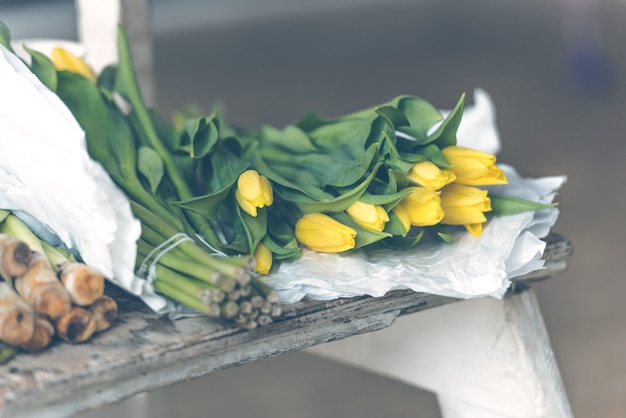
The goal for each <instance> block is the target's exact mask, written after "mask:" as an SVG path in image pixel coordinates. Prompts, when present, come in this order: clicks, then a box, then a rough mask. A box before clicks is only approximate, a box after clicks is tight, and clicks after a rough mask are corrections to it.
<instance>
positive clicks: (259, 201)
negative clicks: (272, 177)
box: [235, 170, 274, 217]
mask: <svg viewBox="0 0 626 418" xmlns="http://www.w3.org/2000/svg"><path fill="white" fill-rule="evenodd" d="M235 198H236V199H237V203H239V206H240V207H241V209H243V210H244V211H245V212H246V213H247V214H249V215H250V216H254V217H256V215H257V208H262V207H265V206H266V205H267V206H270V205H271V204H272V203H273V202H274V194H273V192H272V185H271V184H270V181H269V180H268V179H267V177H265V176H261V175H259V173H258V172H257V171H256V170H246V171H244V172H243V173H241V175H239V179H237V191H236V192H235Z"/></svg>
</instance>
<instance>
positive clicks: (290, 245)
mask: <svg viewBox="0 0 626 418" xmlns="http://www.w3.org/2000/svg"><path fill="white" fill-rule="evenodd" d="M269 233H270V231H269V230H268V234H269ZM261 243H262V244H263V245H265V247H266V248H267V249H268V250H270V251H271V252H272V256H273V258H274V260H295V259H297V258H299V257H300V256H301V255H302V248H301V247H300V245H299V244H298V241H296V239H295V238H294V239H292V240H291V241H289V242H287V243H286V244H280V243H278V242H276V241H274V240H273V239H272V238H271V237H270V236H269V235H265V236H264V237H263V239H262V240H261Z"/></svg>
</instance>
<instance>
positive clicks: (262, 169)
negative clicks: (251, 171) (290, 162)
mask: <svg viewBox="0 0 626 418" xmlns="http://www.w3.org/2000/svg"><path fill="white" fill-rule="evenodd" d="M254 149H255V148H254V147H251V148H250V150H249V151H248V152H249V153H250V154H251V159H252V166H253V167H254V168H255V169H256V170H257V171H258V172H259V174H262V175H264V176H265V177H267V178H268V179H269V180H270V181H271V182H272V183H275V184H277V185H279V187H277V189H280V188H281V187H280V186H283V187H282V189H283V190H284V193H285V195H291V196H293V197H294V198H295V197H296V196H301V197H302V198H303V199H305V200H309V201H315V200H321V199H326V198H328V197H329V196H330V195H329V194H328V193H326V192H324V191H323V190H321V189H320V188H319V187H316V186H313V185H311V184H309V183H294V182H293V181H291V180H287V179H286V178H285V177H283V176H281V175H280V173H277V172H276V171H275V170H274V169H273V168H270V167H269V165H268V164H267V163H266V162H265V161H264V160H263V158H261V156H260V155H259V154H258V153H254V152H253V151H254ZM287 200H290V199H289V198H287Z"/></svg>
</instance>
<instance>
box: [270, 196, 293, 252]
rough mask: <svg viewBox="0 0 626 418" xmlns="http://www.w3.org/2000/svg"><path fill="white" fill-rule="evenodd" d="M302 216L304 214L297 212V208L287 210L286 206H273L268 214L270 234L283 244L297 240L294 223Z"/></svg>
mask: <svg viewBox="0 0 626 418" xmlns="http://www.w3.org/2000/svg"><path fill="white" fill-rule="evenodd" d="M300 216H302V215H301V214H300V213H297V210H296V209H293V210H287V209H286V207H284V206H281V208H280V209H275V207H272V210H269V211H268V216H267V231H268V234H270V235H271V236H272V239H274V240H276V241H277V242H278V243H280V244H281V245H282V244H287V243H289V242H291V241H293V240H295V236H296V234H295V230H294V227H293V225H294V224H295V223H296V221H297V219H298V218H299V217H300Z"/></svg>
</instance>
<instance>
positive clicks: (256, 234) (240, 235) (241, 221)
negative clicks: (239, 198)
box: [223, 203, 267, 254]
mask: <svg viewBox="0 0 626 418" xmlns="http://www.w3.org/2000/svg"><path fill="white" fill-rule="evenodd" d="M233 206H234V207H233V211H234V212H235V216H234V217H233V219H232V221H233V225H232V226H233V232H234V233H233V239H232V241H230V242H228V243H227V244H224V245H223V247H224V248H226V249H230V250H233V251H237V252H239V253H242V254H252V253H253V252H254V249H255V248H256V247H257V245H258V244H259V242H261V240H262V239H263V237H265V235H266V233H267V208H260V209H259V210H258V211H257V216H250V215H248V214H247V213H245V212H244V211H242V210H241V208H240V207H239V205H237V204H236V203H234V204H233Z"/></svg>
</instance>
